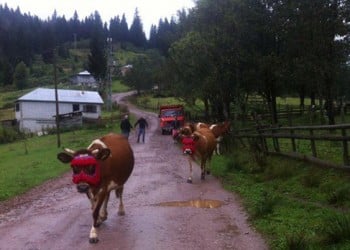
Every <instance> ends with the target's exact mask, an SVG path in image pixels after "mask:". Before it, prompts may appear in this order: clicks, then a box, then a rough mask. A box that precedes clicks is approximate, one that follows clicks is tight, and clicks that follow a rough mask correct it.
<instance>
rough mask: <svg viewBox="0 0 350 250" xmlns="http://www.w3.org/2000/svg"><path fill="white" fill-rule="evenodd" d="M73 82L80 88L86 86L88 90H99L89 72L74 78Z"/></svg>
mask: <svg viewBox="0 0 350 250" xmlns="http://www.w3.org/2000/svg"><path fill="white" fill-rule="evenodd" d="M71 82H72V83H73V84H76V85H78V86H84V87H87V88H93V89H97V87H98V86H97V81H96V79H95V78H94V77H93V76H92V75H91V74H90V72H89V71H87V70H85V71H82V72H80V73H78V74H76V75H74V76H72V77H71Z"/></svg>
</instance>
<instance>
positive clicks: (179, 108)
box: [159, 104, 185, 135]
mask: <svg viewBox="0 0 350 250" xmlns="http://www.w3.org/2000/svg"><path fill="white" fill-rule="evenodd" d="M176 119H177V121H178V123H179V126H180V127H182V126H183V125H184V123H185V112H184V107H183V105H181V104H172V105H161V106H160V107H159V123H160V128H161V131H162V135H164V134H171V132H172V130H173V129H174V123H175V120H176Z"/></svg>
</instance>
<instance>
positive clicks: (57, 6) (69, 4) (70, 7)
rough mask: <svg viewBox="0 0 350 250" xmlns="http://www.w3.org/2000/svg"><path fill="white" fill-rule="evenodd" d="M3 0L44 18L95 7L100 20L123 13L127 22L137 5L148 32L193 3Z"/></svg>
mask: <svg viewBox="0 0 350 250" xmlns="http://www.w3.org/2000/svg"><path fill="white" fill-rule="evenodd" d="M5 3H7V6H8V7H9V8H12V9H16V8H17V6H18V7H19V8H20V10H21V12H22V14H24V13H30V14H31V15H32V16H34V15H35V16H38V17H40V18H41V19H47V18H48V17H50V16H52V14H53V12H54V10H56V11H57V15H58V16H63V15H64V16H65V17H66V19H67V20H68V19H70V18H71V17H72V16H73V14H74V11H75V10H76V11H77V13H78V16H79V19H80V20H82V19H84V18H85V17H86V16H89V15H90V14H92V13H94V11H95V10H97V11H98V12H99V14H100V15H101V18H102V20H103V21H104V22H107V23H109V20H110V19H111V18H112V17H116V16H118V15H119V16H120V17H121V16H122V14H123V13H125V17H126V19H127V22H128V25H129V26H130V25H131V23H132V20H133V17H134V13H135V9H136V8H137V9H138V11H139V16H140V18H141V20H142V24H143V29H144V31H145V33H146V35H147V36H148V35H149V31H150V28H151V25H152V24H155V25H158V21H159V19H160V18H163V19H164V18H165V17H167V18H168V20H170V18H171V17H172V16H175V17H176V13H177V11H178V10H181V9H182V8H185V9H188V8H192V7H193V6H194V1H193V0H41V1H31V0H0V4H1V5H3V6H4V5H5Z"/></svg>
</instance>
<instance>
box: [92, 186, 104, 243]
mask: <svg viewBox="0 0 350 250" xmlns="http://www.w3.org/2000/svg"><path fill="white" fill-rule="evenodd" d="M106 195H107V191H106V190H100V191H99V192H98V194H96V195H95V198H96V200H95V203H94V206H93V211H92V218H93V224H92V227H91V230H90V235H89V242H90V243H97V242H98V236H97V227H99V226H100V224H101V221H100V220H99V215H100V209H101V206H102V204H103V202H104V201H105V199H106Z"/></svg>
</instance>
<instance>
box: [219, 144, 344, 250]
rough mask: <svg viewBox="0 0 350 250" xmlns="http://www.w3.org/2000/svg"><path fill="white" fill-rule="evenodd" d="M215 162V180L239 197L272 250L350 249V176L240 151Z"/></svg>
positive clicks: (237, 148) (244, 149)
mask: <svg viewBox="0 0 350 250" xmlns="http://www.w3.org/2000/svg"><path fill="white" fill-rule="evenodd" d="M234 152H235V153H233V154H230V155H226V156H216V157H215V158H214V161H213V174H214V175H215V176H217V177H219V178H221V180H222V182H223V183H224V186H225V188H226V189H228V190H230V191H233V192H236V193H238V194H239V195H240V196H241V197H242V200H243V202H244V206H245V208H246V210H247V211H248V213H249V215H250V220H251V223H252V224H253V225H254V226H255V227H256V228H257V229H258V230H259V231H260V232H262V233H263V234H264V235H265V237H266V239H267V240H268V242H269V245H270V246H271V249H350V217H349V216H348V211H349V208H350V195H349V194H350V184H349V183H350V182H349V181H350V176H349V174H346V173H344V172H339V171H335V170H331V169H320V168H318V167H313V166H310V165H306V164H304V163H303V162H299V161H293V160H287V159H285V158H278V157H273V158H272V157H268V158H266V159H265V160H266V165H264V166H259V165H258V164H257V163H256V161H254V160H253V159H254V157H255V155H254V152H252V151H250V150H247V148H242V147H240V146H238V147H235V149H234Z"/></svg>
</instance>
